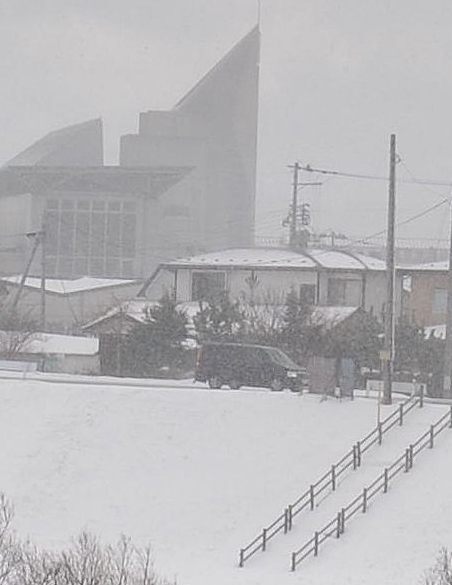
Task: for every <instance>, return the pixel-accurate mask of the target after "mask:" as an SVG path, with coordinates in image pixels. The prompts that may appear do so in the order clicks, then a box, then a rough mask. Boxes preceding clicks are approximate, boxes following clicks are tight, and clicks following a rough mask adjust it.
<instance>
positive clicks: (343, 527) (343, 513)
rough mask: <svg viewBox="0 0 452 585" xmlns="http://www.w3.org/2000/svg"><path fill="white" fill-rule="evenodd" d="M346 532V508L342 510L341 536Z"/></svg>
mask: <svg viewBox="0 0 452 585" xmlns="http://www.w3.org/2000/svg"><path fill="white" fill-rule="evenodd" d="M344 532H345V508H342V510H341V534H344Z"/></svg>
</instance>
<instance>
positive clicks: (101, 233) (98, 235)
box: [91, 213, 105, 257]
mask: <svg viewBox="0 0 452 585" xmlns="http://www.w3.org/2000/svg"><path fill="white" fill-rule="evenodd" d="M104 255H105V215H104V214H103V213H93V214H92V215H91V256H95V257H103V256H104Z"/></svg>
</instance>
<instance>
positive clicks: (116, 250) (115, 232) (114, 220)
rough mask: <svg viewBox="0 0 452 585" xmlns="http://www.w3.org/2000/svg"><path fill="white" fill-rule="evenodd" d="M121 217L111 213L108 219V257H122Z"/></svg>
mask: <svg viewBox="0 0 452 585" xmlns="http://www.w3.org/2000/svg"><path fill="white" fill-rule="evenodd" d="M120 228H121V217H120V215H119V214H117V213H115V214H113V213H109V214H108V219H107V256H115V257H117V256H120V255H121V249H120V236H121V231H120Z"/></svg>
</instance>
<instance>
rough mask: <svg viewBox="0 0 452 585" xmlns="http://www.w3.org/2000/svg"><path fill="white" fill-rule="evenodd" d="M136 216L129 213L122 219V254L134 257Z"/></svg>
mask: <svg viewBox="0 0 452 585" xmlns="http://www.w3.org/2000/svg"><path fill="white" fill-rule="evenodd" d="M135 242H136V217H135V215H132V214H131V213H127V214H125V215H124V216H123V220H122V255H123V256H128V257H129V258H134V257H135Z"/></svg>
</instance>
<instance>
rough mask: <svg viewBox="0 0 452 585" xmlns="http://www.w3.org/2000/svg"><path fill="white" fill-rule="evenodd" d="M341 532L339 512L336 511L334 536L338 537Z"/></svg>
mask: <svg viewBox="0 0 452 585" xmlns="http://www.w3.org/2000/svg"><path fill="white" fill-rule="evenodd" d="M341 532H342V531H341V513H340V512H338V513H337V519H336V538H340V536H341Z"/></svg>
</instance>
